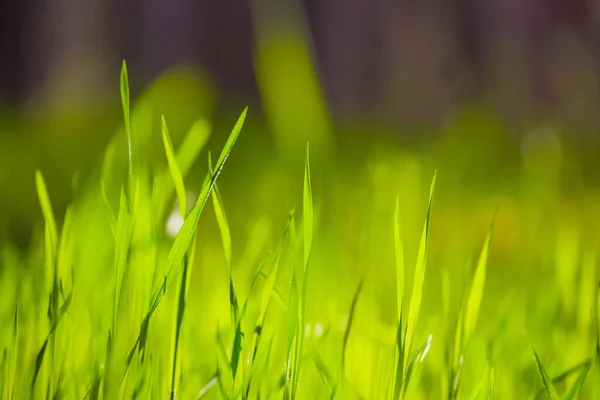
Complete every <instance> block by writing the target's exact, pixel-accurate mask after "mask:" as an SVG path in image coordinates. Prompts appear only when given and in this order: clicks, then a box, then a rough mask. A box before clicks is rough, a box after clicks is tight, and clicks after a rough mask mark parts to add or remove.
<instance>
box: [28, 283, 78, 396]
mask: <svg viewBox="0 0 600 400" xmlns="http://www.w3.org/2000/svg"><path fill="white" fill-rule="evenodd" d="M72 298H73V292H71V293H70V294H69V295H68V296H67V298H66V299H65V301H64V303H63V304H62V306H61V307H60V309H59V310H58V313H57V315H56V318H55V319H54V321H53V323H52V326H51V327H50V331H49V332H48V334H47V335H46V339H45V340H44V343H43V344H42V347H41V348H40V349H39V350H38V352H37V355H36V357H35V364H34V368H33V375H32V378H31V384H30V387H29V388H30V396H29V397H31V394H33V389H34V387H35V382H36V381H37V377H38V374H39V372H40V369H41V368H42V362H43V361H44V355H45V354H46V348H47V347H48V343H49V342H50V339H51V338H52V337H53V335H54V332H55V331H56V328H57V327H58V324H59V322H60V321H61V319H62V318H63V316H64V315H65V314H66V313H67V311H68V309H69V306H70V305H71V299H72Z"/></svg>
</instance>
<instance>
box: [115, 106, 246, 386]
mask: <svg viewBox="0 0 600 400" xmlns="http://www.w3.org/2000/svg"><path fill="white" fill-rule="evenodd" d="M247 112H248V109H247V108H246V109H244V111H243V112H242V114H241V115H240V117H239V119H238V121H237V122H236V124H235V126H234V127H233V130H232V131H231V134H230V135H229V138H228V139H227V142H226V143H225V146H224V147H223V150H222V151H221V155H220V156H219V159H218V161H217V164H216V166H215V170H214V173H213V174H211V176H210V178H209V179H208V180H207V181H206V182H205V184H204V185H203V187H202V190H201V192H200V195H199V196H198V200H197V201H196V204H195V205H194V207H193V208H192V210H191V211H190V213H189V215H188V218H186V219H185V222H184V224H183V226H182V228H181V230H180V231H179V234H178V235H177V237H176V238H175V242H174V243H173V246H172V247H171V250H170V251H169V254H168V256H167V268H166V272H165V274H164V276H163V279H162V282H163V283H162V284H161V285H160V286H159V287H158V288H157V289H156V290H155V291H154V292H153V295H152V301H151V303H150V308H149V310H148V312H147V313H146V315H145V316H144V318H143V320H142V323H141V324H140V331H139V334H138V336H137V338H136V340H135V343H134V344H133V346H132V348H131V350H130V351H129V355H128V357H127V363H126V367H125V373H124V375H123V377H124V376H125V374H127V371H128V369H129V366H130V365H131V361H132V359H133V356H134V354H135V351H136V349H138V348H139V347H141V346H140V345H141V344H142V338H144V337H145V335H146V332H147V330H148V326H149V324H150V320H151V319H152V317H153V315H154V313H155V312H156V309H157V308H158V306H159V305H160V303H161V301H162V299H163V298H164V296H165V294H166V291H167V288H168V287H169V286H170V284H171V282H172V280H173V276H174V275H175V274H176V273H177V272H179V269H180V268H181V266H182V265H183V264H182V263H183V259H184V257H185V254H186V252H187V251H188V249H189V247H190V244H191V242H192V240H193V238H194V237H195V231H196V226H197V224H198V220H199V219H200V214H201V213H202V211H203V210H204V206H205V205H206V202H207V201H208V197H209V196H210V194H211V191H212V189H213V187H214V185H215V183H216V181H217V178H218V177H219V174H220V173H221V171H222V169H223V166H224V165H225V161H226V160H227V157H228V156H229V153H230V152H231V149H232V148H233V145H234V144H235V142H236V140H237V138H238V136H239V134H240V132H241V130H242V126H243V124H244V121H245V119H246V114H247ZM122 381H123V379H122V380H121V382H122Z"/></svg>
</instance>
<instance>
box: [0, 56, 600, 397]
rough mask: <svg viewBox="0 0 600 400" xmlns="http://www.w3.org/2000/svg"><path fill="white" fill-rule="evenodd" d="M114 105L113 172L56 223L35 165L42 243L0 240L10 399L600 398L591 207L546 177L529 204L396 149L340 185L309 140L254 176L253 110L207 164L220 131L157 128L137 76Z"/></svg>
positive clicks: (0, 355) (0, 378)
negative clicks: (567, 206) (486, 192)
mask: <svg viewBox="0 0 600 400" xmlns="http://www.w3.org/2000/svg"><path fill="white" fill-rule="evenodd" d="M121 99H122V106H123V117H124V121H125V123H124V130H123V131H122V132H121V137H122V138H123V140H121V141H119V140H115V141H113V142H111V144H110V145H109V146H108V148H107V150H106V153H105V156H104V159H103V165H102V166H101V168H100V171H99V173H98V174H97V175H94V176H92V177H89V181H90V182H89V183H88V184H80V185H78V186H77V187H76V188H75V189H74V196H73V201H72V204H70V205H69V206H68V207H67V208H66V210H65V211H64V213H63V212H60V213H59V212H58V208H55V207H56V206H55V205H54V204H53V202H52V199H53V197H52V194H53V193H54V191H53V187H52V185H47V181H46V179H45V178H44V174H43V173H44V171H38V172H37V173H36V174H35V179H32V182H31V183H32V185H33V184H35V187H36V188H37V194H38V202H39V209H40V214H39V221H40V224H41V225H40V227H39V230H38V231H37V232H36V235H35V236H34V240H33V245H32V246H31V248H30V249H28V250H27V251H25V252H19V251H18V250H17V249H16V248H15V247H14V246H12V245H11V244H9V243H3V244H2V253H1V258H0V260H1V261H0V300H1V301H0V321H2V323H1V324H0V398H1V399H20V398H89V399H100V398H103V399H109V398H110V399H112V398H168V397H169V398H171V399H174V398H182V399H187V398H195V399H210V398H226V399H255V398H259V399H267V398H281V397H283V398H285V399H297V398H329V399H346V398H386V399H388V398H390V399H425V398H427V399H429V398H443V399H472V400H476V399H484V398H486V399H491V398H531V399H536V398H544V397H548V398H550V399H569V400H570V399H575V398H593V396H597V395H598V394H599V393H600V391H599V390H600V389H599V388H600V350H599V349H600V334H599V333H598V301H599V299H600V296H599V295H598V285H597V276H598V273H597V266H596V261H595V260H596V257H595V254H596V247H597V242H596V241H595V239H594V235H592V234H589V227H588V228H586V226H588V225H586V220H589V221H592V222H593V221H594V220H595V218H596V214H595V212H594V208H593V207H588V208H585V207H583V206H582V207H581V210H579V211H581V213H582V215H583V217H582V218H581V220H580V221H577V220H576V218H574V217H573V215H575V212H573V213H571V214H568V213H566V212H565V211H564V210H562V209H561V208H560V207H558V206H556V207H555V208H553V204H554V205H557V204H564V203H565V200H564V199H563V198H561V197H559V196H558V195H557V194H556V193H555V192H552V191H550V190H541V189H540V192H538V191H536V190H533V189H531V188H532V187H534V186H535V185H538V187H539V185H542V184H543V182H542V183H540V182H538V181H537V179H538V177H539V174H543V171H541V170H539V169H536V170H535V171H533V172H532V171H529V172H528V173H527V174H524V177H523V178H522V179H523V181H522V182H521V183H523V184H524V186H525V190H523V193H524V194H523V196H525V198H522V199H520V200H513V201H512V202H511V201H507V199H506V198H503V197H500V196H497V197H491V196H490V197H485V199H486V200H485V201H484V200H481V198H477V199H475V198H474V196H475V195H474V194H473V192H469V191H468V190H467V189H466V188H464V187H459V188H453V187H452V182H451V181H450V179H451V177H452V176H453V175H452V174H451V173H447V172H446V169H447V168H451V166H450V167H448V166H446V167H447V168H440V169H439V174H438V172H437V170H435V168H433V167H434V166H435V165H436V164H437V162H435V161H434V162H429V163H428V162H427V161H426V160H427V157H425V156H423V157H421V158H419V157H411V156H408V155H407V154H405V153H400V152H399V151H398V150H397V149H396V148H394V147H393V146H387V145H385V146H382V148H381V149H380V150H378V152H372V153H371V154H374V155H373V157H372V158H370V159H367V160H366V161H364V160H361V161H356V164H357V165H358V166H357V167H355V169H354V170H353V171H354V172H353V173H351V174H345V173H344V172H343V171H342V172H340V171H338V170H337V169H336V163H337V162H338V160H339V159H338V160H334V159H333V157H331V158H327V157H325V158H323V157H322V155H323V149H322V148H318V144H315V143H314V142H312V141H311V145H310V146H309V145H308V144H306V148H305V152H304V153H303V155H304V169H302V165H298V166H292V167H291V168H292V170H289V169H288V168H289V163H287V162H282V163H280V164H278V163H276V162H273V163H272V164H268V163H266V164H265V165H266V167H265V168H264V169H265V170H264V171H259V172H258V173H259V174H261V175H259V176H254V175H253V174H255V173H257V172H256V171H257V170H256V169H252V168H251V165H250V163H251V161H252V160H255V159H256V158H260V157H261V154H256V153H254V152H250V156H249V157H248V155H247V154H245V153H244V151H243V150H245V149H247V148H248V147H247V146H248V143H249V142H250V141H251V140H250V139H251V138H248V140H247V141H246V142H245V143H246V144H237V145H236V142H237V141H238V139H240V140H239V141H240V142H244V140H245V139H244V138H245V136H244V133H243V132H242V131H243V130H245V129H246V128H244V124H245V123H246V117H247V114H248V110H247V109H246V110H243V112H242V113H241V115H240V116H239V117H238V119H237V121H235V123H234V124H233V128H232V130H231V131H230V132H229V136H228V137H227V140H226V141H225V143H224V145H223V146H222V150H221V152H220V155H219V157H218V158H217V159H216V162H215V163H213V160H212V157H211V151H206V154H205V156H206V158H207V159H208V166H207V167H206V169H204V167H198V168H194V165H196V164H197V165H206V163H203V162H198V163H196V161H198V159H201V158H203V153H204V150H205V147H212V146H214V143H213V142H214V141H213V140H212V139H211V138H210V135H211V133H212V131H213V130H214V131H218V130H220V129H221V128H216V127H215V128H213V126H212V125H211V124H210V123H208V122H207V121H206V120H204V119H198V120H195V121H193V123H191V124H190V126H189V127H188V128H186V129H187V132H186V133H185V135H173V136H172V133H175V131H173V132H171V131H170V127H171V126H172V125H171V124H170V123H169V124H168V122H169V121H170V119H169V118H170V117H169V116H167V115H161V117H160V122H159V126H160V129H159V130H160V135H155V134H154V133H153V132H154V131H153V129H150V128H149V126H151V124H152V121H153V116H152V115H153V114H151V111H149V109H148V108H146V107H141V106H136V105H135V103H132V104H131V105H132V107H131V108H130V99H129V86H128V76H127V68H126V65H125V63H124V64H123V69H122V72H121ZM148 121H150V122H148ZM230 122H234V121H233V119H232V120H231V121H230ZM178 133H179V132H178ZM117 137H119V136H117ZM176 137H177V138H178V139H177V140H176V139H175V138H176ZM217 140H218V139H217ZM294 140H297V138H295V139H294ZM234 145H235V146H234ZM119 146H120V147H119ZM244 146H246V147H244ZM238 147H240V148H239V149H238ZM315 147H317V149H316V151H315ZM151 148H154V149H158V150H159V154H160V157H159V161H158V162H153V161H151V160H150V159H149V156H148V154H149V153H150V152H149V151H148V149H151ZM290 148H293V146H291V147H290ZM290 151H291V150H290ZM313 152H314V154H315V155H313ZM317 154H320V155H317ZM301 155H302V153H301ZM230 156H231V158H232V159H234V160H235V159H236V158H237V159H238V160H239V161H236V163H237V164H235V165H237V167H235V168H234V166H232V168H231V171H229V169H228V168H229V166H230V163H227V164H226V161H228V159H229V158H230ZM296 156H297V155H294V157H296ZM478 156H479V157H483V155H478ZM292 158H293V157H292ZM340 158H341V159H343V157H340ZM248 159H250V161H247V160H248ZM245 160H246V161H245ZM246 162H247V163H248V164H244V163H246ZM525 164H526V167H525V168H529V167H527V165H529V166H531V165H530V164H527V163H525ZM240 165H242V167H241V168H240V167H239V166H240ZM430 167H431V168H430ZM244 169H248V171H249V172H248V173H247V175H246V174H245V173H244ZM198 170H202V171H203V173H204V176H200V177H198V176H195V175H194V173H193V172H194V171H196V172H197V171H198ZM234 171H237V173H238V174H239V175H240V176H239V179H238V180H237V181H236V179H234V178H233V177H232V175H233V172H234ZM222 174H223V176H224V177H225V179H224V180H221V175H222ZM228 174H229V175H228ZM196 175H197V174H196ZM300 176H302V179H301V180H300V179H299V177H300ZM546 178H547V177H546ZM548 179H549V180H550V181H548V182H547V184H548V186H549V187H554V185H556V182H554V181H551V179H550V178H548ZM244 180H248V182H247V183H244ZM531 180H535V181H531ZM449 181H450V182H449ZM232 182H237V184H238V185H239V186H240V187H242V188H244V189H243V190H242V189H240V190H238V191H236V190H234V189H232V186H234V185H233V184H232ZM261 182H262V183H261ZM190 193H197V195H194V196H193V197H194V200H193V201H192V200H190V199H191V197H190ZM236 193H237V195H234V194H236ZM456 193H458V195H456ZM469 193H470V194H469ZM540 193H542V194H541V195H540ZM549 193H555V196H556V197H552V195H551V194H549ZM456 196H458V197H456ZM527 196H528V197H527ZM457 198H458V199H459V200H460V202H461V204H464V207H462V208H459V207H457V206H456V203H454V202H455V201H456V199H457ZM394 200H395V203H394ZM541 200H544V201H543V202H541ZM209 201H211V202H212V204H213V207H212V209H210V207H208V208H207V207H206V205H207V203H208V202H209ZM300 201H301V205H300V204H299V202H300ZM536 201H538V202H540V203H539V204H544V208H543V210H542V211H543V212H545V213H546V214H540V213H541V212H542V211H540V210H541V209H538V208H537V207H532V204H533V205H536V204H538V203H536ZM171 203H175V206H174V207H171ZM498 206H500V207H499V208H498ZM573 208H575V207H573ZM494 209H496V212H494ZM273 210H275V211H273ZM280 210H290V211H289V212H288V213H287V214H286V212H285V211H284V212H281V213H279V211H280ZM552 210H554V211H552ZM561 210H562V211H561ZM300 211H301V212H300ZM540 215H542V217H543V218H542V219H539V220H538V219H536V218H538V217H539V216H540ZM171 219H173V220H174V221H180V222H181V224H180V225H177V232H176V234H175V235H174V237H173V236H172V232H171V231H170V230H165V224H167V222H168V221H171ZM490 220H491V223H490ZM589 221H588V224H589V223H590V222H589ZM244 225H247V231H244ZM586 229H587V230H586ZM592 232H593V231H592ZM586 233H587V234H586ZM515 237H516V239H515ZM548 238H550V239H548ZM471 257H477V258H476V259H477V261H476V263H474V264H471V263H470V262H469V260H470V258H471ZM472 265H473V267H471V266H472Z"/></svg>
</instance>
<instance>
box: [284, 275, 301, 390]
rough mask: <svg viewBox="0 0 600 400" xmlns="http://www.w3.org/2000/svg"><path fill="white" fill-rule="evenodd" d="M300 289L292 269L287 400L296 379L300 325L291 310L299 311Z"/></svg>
mask: <svg viewBox="0 0 600 400" xmlns="http://www.w3.org/2000/svg"><path fill="white" fill-rule="evenodd" d="M299 297H300V295H299V289H298V281H297V279H296V274H295V270H294V269H293V268H292V279H291V283H290V294H289V298H288V303H289V305H288V310H290V312H289V313H288V338H287V348H286V350H287V352H286V363H285V375H284V382H283V385H282V386H283V389H284V392H283V398H284V399H285V400H290V399H292V398H293V397H292V387H293V382H294V377H295V374H296V371H295V370H296V367H297V365H296V355H297V352H296V343H297V341H298V331H299V329H298V325H299V320H298V318H299V315H298V314H299V313H298V312H292V311H291V310H298V308H299Z"/></svg>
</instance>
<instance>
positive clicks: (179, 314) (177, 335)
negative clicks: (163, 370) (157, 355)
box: [171, 257, 188, 400]
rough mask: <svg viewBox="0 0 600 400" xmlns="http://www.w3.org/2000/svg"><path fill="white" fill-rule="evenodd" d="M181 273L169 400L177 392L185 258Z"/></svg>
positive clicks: (185, 280)
mask: <svg viewBox="0 0 600 400" xmlns="http://www.w3.org/2000/svg"><path fill="white" fill-rule="evenodd" d="M183 262H184V265H183V272H182V274H181V286H180V288H179V298H178V300H177V313H176V320H175V333H174V348H173V362H172V364H171V400H173V399H174V398H175V394H176V392H177V387H176V385H177V375H178V356H179V340H180V337H181V327H182V325H183V315H184V313H185V305H186V294H187V293H186V287H187V284H188V283H187V281H188V262H187V257H184V261H183Z"/></svg>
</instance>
